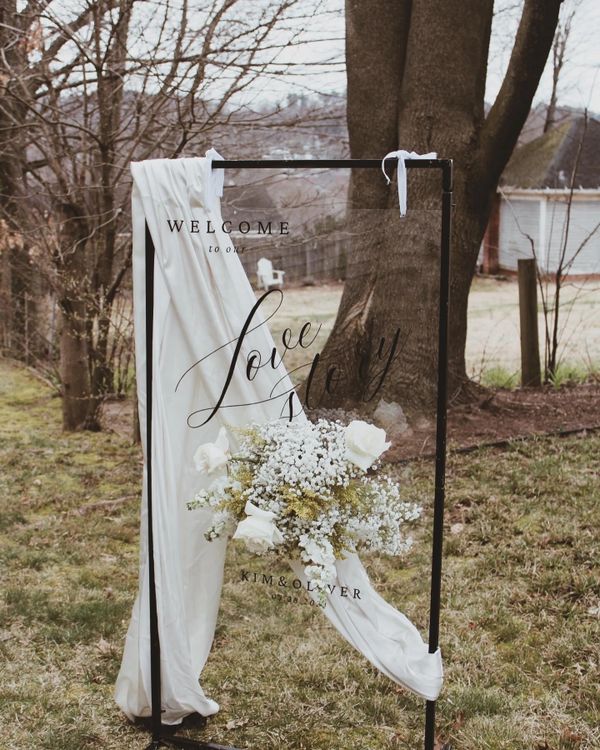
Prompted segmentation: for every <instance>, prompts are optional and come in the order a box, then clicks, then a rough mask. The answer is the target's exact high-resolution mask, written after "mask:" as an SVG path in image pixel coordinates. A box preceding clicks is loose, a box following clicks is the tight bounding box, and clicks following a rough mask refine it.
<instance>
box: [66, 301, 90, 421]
mask: <svg viewBox="0 0 600 750" xmlns="http://www.w3.org/2000/svg"><path fill="white" fill-rule="evenodd" d="M85 322H86V311H85V303H84V302H83V301H76V302H72V301H70V300H69V301H64V300H63V302H62V304H61V334H60V376H61V381H62V415H63V429H64V430H85V429H89V428H90V427H91V426H92V427H93V425H92V424H91V421H92V422H93V415H90V407H91V399H90V395H91V393H90V378H89V369H88V366H89V362H88V348H87V335H86V325H85ZM92 411H93V410H92ZM90 417H92V420H91V421H90Z"/></svg>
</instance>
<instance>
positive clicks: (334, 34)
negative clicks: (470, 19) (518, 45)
mask: <svg viewBox="0 0 600 750" xmlns="http://www.w3.org/2000/svg"><path fill="white" fill-rule="evenodd" d="M320 5H321V13H320V14H319V15H317V14H315V15H314V18H315V23H314V24H313V23H309V24H307V23H306V20H305V19H303V20H302V21H299V22H298V23H299V24H300V23H301V24H303V27H302V30H301V31H300V30H299V37H300V38H299V39H297V40H296V41H297V42H299V41H302V43H301V44H298V43H296V44H295V45H294V46H292V47H290V48H289V49H288V50H287V51H284V52H282V53H281V54H280V55H279V57H278V58H277V61H278V62H279V63H280V64H281V65H282V66H283V65H284V64H285V63H286V62H289V63H292V64H293V65H292V71H291V73H290V74H289V75H287V76H274V77H269V78H266V79H263V80H262V81H261V83H260V84H259V88H254V89H253V92H254V93H255V94H257V93H258V94H259V98H266V99H280V98H283V97H285V95H286V94H287V93H289V92H292V91H296V92H298V93H300V92H302V91H304V92H306V93H310V92H314V91H318V92H322V93H339V94H343V92H344V90H345V83H346V81H345V71H344V18H343V6H344V2H343V0H322V2H321V3H320ZM520 5H521V3H518V2H515V0H496V4H495V6H496V11H497V12H496V14H495V17H494V25H493V32H492V43H491V49H490V56H489V65H488V81H487V88H486V99H487V100H488V101H489V102H492V101H493V99H494V98H495V96H496V94H497V93H498V90H499V88H500V85H501V83H502V78H503V76H504V72H505V69H506V65H507V63H508V58H509V55H510V49H511V46H512V41H513V40H514V35H515V31H516V27H517V24H518V20H519V16H520V7H518V6H520ZM574 8H575V15H574V20H573V23H572V30H571V34H570V37H569V44H568V47H567V62H566V64H565V68H564V71H563V73H562V76H561V80H560V84H559V97H558V100H559V104H561V105H565V106H570V107H577V108H584V107H587V108H588V109H589V110H590V111H591V112H596V113H599V114H600V44H599V43H598V39H599V38H600V0H565V2H564V4H563V8H562V11H561V15H562V17H563V18H565V17H566V15H568V14H569V13H570V12H571V11H572V10H573V9H574ZM317 19H318V23H317ZM292 26H293V21H292ZM282 69H283V68H282ZM551 83H552V68H551V65H550V63H549V64H548V65H547V66H546V70H545V72H544V75H543V77H542V80H541V82H540V86H539V88H538V92H537V95H536V97H535V100H534V103H538V102H540V101H547V100H548V98H549V96H550V91H551Z"/></svg>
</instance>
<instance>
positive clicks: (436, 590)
mask: <svg viewBox="0 0 600 750" xmlns="http://www.w3.org/2000/svg"><path fill="white" fill-rule="evenodd" d="M451 226H452V161H450V160H445V161H444V162H443V165H442V239H441V259H440V306H439V324H438V392H437V425H436V439H435V493H434V506H433V549H432V554H431V599H430V604H429V653H431V654H433V653H435V651H436V650H437V648H438V645H439V637H440V607H441V592H442V551H443V535H444V500H445V493H446V427H447V416H448V313H449V297H450V232H451ZM434 743H435V701H427V704H426V707H425V750H433V748H434Z"/></svg>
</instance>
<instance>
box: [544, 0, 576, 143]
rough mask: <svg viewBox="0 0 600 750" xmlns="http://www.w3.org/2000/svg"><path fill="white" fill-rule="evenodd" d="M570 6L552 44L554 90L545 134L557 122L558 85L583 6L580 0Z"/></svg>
mask: <svg viewBox="0 0 600 750" xmlns="http://www.w3.org/2000/svg"><path fill="white" fill-rule="evenodd" d="M565 4H566V5H568V6H569V7H568V12H567V13H564V14H562V15H563V16H564V18H559V21H558V25H557V27H556V33H555V34H554V42H553V43H552V88H551V89H550V98H549V100H548V106H547V108H546V119H545V120H544V133H547V132H548V130H550V128H551V127H552V126H553V125H554V124H555V122H556V106H557V103H558V84H559V81H560V77H561V73H562V72H563V69H564V67H565V64H566V62H567V48H568V44H569V38H570V36H571V29H572V27H573V21H574V19H575V14H576V13H577V10H578V8H579V6H580V5H581V1H580V0H571V2H569V3H565Z"/></svg>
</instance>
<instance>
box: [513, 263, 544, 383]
mask: <svg viewBox="0 0 600 750" xmlns="http://www.w3.org/2000/svg"><path fill="white" fill-rule="evenodd" d="M518 269H519V316H520V322H521V385H524V386H533V387H539V386H541V384H542V379H541V375H540V345H539V336H538V316H537V278H536V263H535V259H534V258H520V259H519V261H518Z"/></svg>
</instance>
